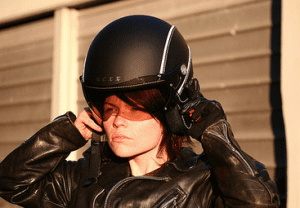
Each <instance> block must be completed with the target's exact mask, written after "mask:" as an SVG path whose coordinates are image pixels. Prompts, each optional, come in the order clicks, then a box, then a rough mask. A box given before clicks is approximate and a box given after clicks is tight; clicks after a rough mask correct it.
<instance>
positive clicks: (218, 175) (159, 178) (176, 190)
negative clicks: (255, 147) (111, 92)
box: [0, 113, 279, 208]
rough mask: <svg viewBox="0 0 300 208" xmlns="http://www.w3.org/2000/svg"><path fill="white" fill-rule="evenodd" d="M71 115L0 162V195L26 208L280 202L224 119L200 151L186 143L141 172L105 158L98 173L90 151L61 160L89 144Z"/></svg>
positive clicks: (206, 136)
mask: <svg viewBox="0 0 300 208" xmlns="http://www.w3.org/2000/svg"><path fill="white" fill-rule="evenodd" d="M74 120H75V116H74V115H73V114H72V113H67V114H66V115H64V116H61V117H59V118H58V119H56V120H54V121H53V122H52V123H50V124H48V125H47V126H46V127H44V128H42V129H41V130H40V131H38V132H37V133H36V134H35V135H33V136H32V137H31V138H30V139H29V140H27V141H25V142H24V143H23V144H22V145H21V146H20V147H19V148H17V149H16V150H14V151H13V152H12V153H11V154H9V155H8V156H7V157H6V159H4V160H3V161H2V163H1V164H0V196H1V197H3V198H4V199H6V200H7V201H9V202H11V203H15V204H19V205H20V206H24V207H30V208H34V207H39V208H41V207H46V208H54V207H55V208H58V207H72V208H75V207H79V208H88V207H107V208H111V207H124V208H125V207H126V208H129V207H151V208H152V207H166V208H167V207H188V208H191V207H249V208H250V207H251V208H253V207H264V208H265V207H278V206H279V197H278V195H277V191H276V187H275V184H274V182H273V181H272V180H270V178H269V176H268V173H267V172H266V170H265V168H264V166H263V165H262V164H260V163H258V162H257V161H255V160H254V159H252V158H251V157H249V156H248V155H246V154H245V153H244V152H242V151H241V149H240V147H239V146H238V144H237V143H236V141H235V140H234V138H233V135H232V133H231V129H230V127H229V125H228V123H227V122H226V121H224V120H221V121H219V122H218V123H216V124H213V125H212V126H210V127H209V128H208V129H206V131H205V132H204V134H203V136H202V140H201V142H202V146H203V149H204V152H205V154H201V155H196V154H194V153H193V152H191V151H189V150H187V149H185V150H184V151H183V155H184V157H179V156H178V157H177V158H176V159H174V160H172V161H170V162H167V163H166V164H165V165H163V166H162V167H161V168H160V169H159V170H157V171H156V172H155V173H153V174H150V175H145V176H138V177H134V176H130V168H129V164H128V162H127V161H126V160H121V159H118V158H116V157H111V158H110V157H103V160H102V163H101V169H100V172H99V177H97V178H96V179H97V180H91V178H90V175H89V171H90V170H91V169H93V168H95V166H93V164H91V163H90V158H91V154H90V153H89V152H87V153H86V156H85V157H84V158H83V159H80V160H78V161H77V162H74V161H72V162H71V161H66V160H65V159H66V157H67V156H68V154H69V153H70V152H71V151H73V150H76V149H77V148H79V147H81V146H83V145H84V144H85V143H86V141H85V140H84V138H83V137H82V136H81V134H80V132H79V131H78V130H77V129H76V127H75V126H74V125H73V121H74ZM104 146H105V145H104ZM96 168H97V167H96Z"/></svg>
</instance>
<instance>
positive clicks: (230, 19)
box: [0, 0, 300, 208]
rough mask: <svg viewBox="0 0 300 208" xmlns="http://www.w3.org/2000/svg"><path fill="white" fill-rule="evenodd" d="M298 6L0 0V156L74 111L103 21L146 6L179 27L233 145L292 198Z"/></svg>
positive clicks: (294, 0)
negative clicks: (219, 107)
mask: <svg viewBox="0 0 300 208" xmlns="http://www.w3.org/2000/svg"><path fill="white" fill-rule="evenodd" d="M299 13H300V6H299V1H298V0H282V1H281V0H209V1H207V0H184V1H182V0H127V1H111V0H97V1H95V0H46V1H39V0H27V1H22V0H1V1H0V132H1V134H0V161H2V160H3V159H4V158H5V156H6V155H7V154H9V152H11V151H12V150H13V149H14V148H16V147H18V146H19V145H20V144H21V143H22V142H23V141H24V140H25V139H27V138H29V137H30V136H31V135H33V134H34V133H35V132H36V131H37V130H39V129H40V128H41V127H43V126H44V125H46V124H47V123H49V122H50V121H51V120H52V119H53V118H55V117H56V116H58V115H60V114H64V113H65V112H66V111H68V110H71V111H73V112H74V113H75V114H78V113H79V112H81V111H82V110H83V108H84V107H85V106H86V103H85V100H84V98H83V95H82V91H81V86H80V82H79V79H78V78H79V76H80V75H81V73H82V67H83V62H84V58H85V54H86V53H87V50H88V47H89V45H90V43H91V41H92V40H93V38H94V37H95V35H96V34H97V33H98V32H99V31H100V30H101V29H102V28H103V27H104V26H106V25H107V24H108V23H110V22H112V21H113V20H115V19H118V18H120V17H123V16H127V15H132V14H145V15H152V16H156V17H158V18H161V19H163V20H165V21H167V22H169V23H170V24H173V25H175V26H177V28H178V29H179V31H180V32H181V33H182V34H183V36H184V37H185V39H186V41H187V43H188V45H189V46H190V47H191V50H192V54H193V64H194V76H195V77H196V78H198V79H199V81H200V85H201V86H200V87H201V91H202V93H203V94H204V95H205V96H206V97H207V98H209V99H215V100H218V101H220V102H221V104H222V105H223V107H224V110H225V112H226V114H227V117H228V120H229V122H230V124H231V126H232V128H233V131H234V133H235V137H236V139H237V140H238V142H239V144H240V145H241V147H242V149H243V150H244V151H246V152H247V153H248V154H250V155H251V156H252V157H254V158H256V159H257V160H259V161H260V162H262V163H264V164H265V166H266V167H267V170H268V171H269V174H270V176H271V178H272V179H274V180H275V181H276V183H277V186H278V190H279V193H280V197H281V201H282V206H281V207H289V208H291V207H298V206H297V205H298V204H300V199H299V197H298V196H299V195H300V191H299V188H298V187H299V185H300V184H299V181H300V179H298V177H297V175H299V174H300V170H299V168H298V167H297V166H299V161H300V160H299V156H298V152H297V151H300V149H299V148H300V145H299V142H300V140H299V139H300V138H299V137H300V133H299V128H298V127H297V123H298V124H299V120H298V119H297V118H299V117H300V113H299V110H297V102H300V99H299V97H300V96H299V90H298V89H300V84H299V83H298V80H299V78H300V72H299V70H300V69H299V68H300V64H299V60H300V56H299V52H298V51H295V50H294V49H295V48H299V47H300V42H299V36H300V29H299V28H300V27H299V20H300V15H299ZM88 145H89V144H88ZM88 145H87V146H88ZM87 146H86V147H84V148H82V149H80V150H78V151H77V152H74V153H72V154H71V155H70V157H69V159H70V160H76V159H78V158H80V157H81V154H82V152H83V151H84V150H85V149H86V148H87ZM195 149H196V150H197V151H199V152H200V151H201V148H200V147H197V146H196V147H195ZM287 150H288V151H287ZM287 158H288V160H287ZM289 164H291V165H289ZM287 167H289V168H287ZM287 179H289V180H287ZM287 187H288V189H287ZM287 193H288V194H287ZM287 196H288V197H287ZM287 201H288V203H286V202H287ZM286 204H287V205H286ZM0 207H1V208H13V207H18V206H15V205H11V204H9V203H7V202H5V201H4V200H3V199H0Z"/></svg>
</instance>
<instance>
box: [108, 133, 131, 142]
mask: <svg viewBox="0 0 300 208" xmlns="http://www.w3.org/2000/svg"><path fill="white" fill-rule="evenodd" d="M129 139H130V138H129V137H127V136H125V135H123V134H114V135H113V137H112V141H113V142H119V143H121V142H124V141H126V140H129Z"/></svg>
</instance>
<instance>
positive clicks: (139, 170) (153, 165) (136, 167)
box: [129, 150, 168, 176]
mask: <svg viewBox="0 0 300 208" xmlns="http://www.w3.org/2000/svg"><path fill="white" fill-rule="evenodd" d="M167 161H168V155H167V152H166V151H165V150H164V151H161V153H160V154H156V155H147V154H142V155H138V156H135V157H133V158H130V159H129V165H130V169H131V173H132V175H134V176H142V175H145V174H147V173H150V172H152V171H154V170H156V169H158V168H160V167H161V166H162V165H163V164H164V163H165V162H167Z"/></svg>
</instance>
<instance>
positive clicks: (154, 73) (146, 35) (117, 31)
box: [80, 15, 193, 107]
mask: <svg viewBox="0 0 300 208" xmlns="http://www.w3.org/2000/svg"><path fill="white" fill-rule="evenodd" d="M192 76H193V69H192V58H191V52H190V49H189V47H188V46H187V44H186V42H185V40H184V38H183V37H182V35H181V34H180V33H179V31H178V30H177V29H176V27H175V26H172V25H170V24H168V23H167V22H165V21H163V20H160V19H158V18H155V17H151V16H143V15H134V16H127V17H123V18H121V19H118V20H116V21H114V22H112V23H110V24H109V25H107V26H106V27H105V28H104V29H103V30H101V31H100V32H99V33H98V35H97V36H96V37H95V39H94V40H93V42H92V44H91V46H90V48H89V51H88V53H87V56H86V60H85V64H84V69H83V75H82V76H81V78H80V80H81V83H82V88H83V92H84V96H85V99H86V101H87V103H88V104H89V106H91V104H92V103H93V99H95V97H99V96H100V94H101V93H105V92H110V91H121V90H131V89H143V88H146V87H155V86H158V85H159V86H163V87H162V88H161V89H164V90H166V89H167V90H166V91H168V93H164V96H165V99H166V101H167V104H170V102H172V101H174V102H175V103H179V104H180V106H181V103H184V102H185V101H186V96H185V95H184V87H185V84H187V83H188V82H190V81H191V79H192ZM174 102H173V103H174ZM166 107H167V106H166Z"/></svg>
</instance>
